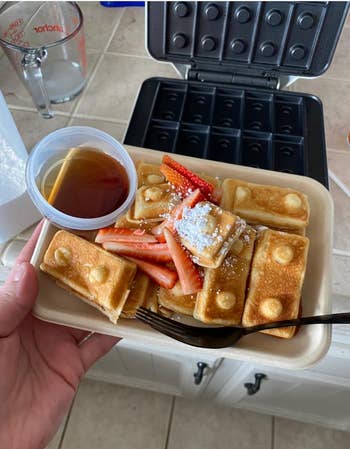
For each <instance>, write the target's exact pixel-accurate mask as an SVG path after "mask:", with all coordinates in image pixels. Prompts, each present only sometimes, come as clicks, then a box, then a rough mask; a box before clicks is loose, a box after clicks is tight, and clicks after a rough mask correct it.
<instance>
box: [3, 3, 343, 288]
mask: <svg viewBox="0 0 350 449" xmlns="http://www.w3.org/2000/svg"><path fill="white" fill-rule="evenodd" d="M80 6H81V7H82V10H83V12H84V17H85V33H86V46H87V59H88V66H89V74H88V81H87V86H86V89H85V91H84V93H83V94H82V95H81V96H80V97H78V98H77V99H76V100H74V101H73V102H70V103H65V104H63V105H60V106H55V107H54V110H55V112H56V115H55V117H54V118H53V119H50V120H44V119H42V118H40V117H39V115H38V114H37V112H36V111H35V109H34V108H33V105H32V101H31V98H30V97H29V95H28V94H27V92H26V91H25V89H24V87H23V86H22V84H21V83H20V81H19V80H18V78H17V77H16V75H15V73H14V71H13V69H12V67H11V66H10V64H9V62H8V60H7V58H6V57H5V56H4V55H3V54H2V53H0V90H1V91H2V92H3V94H4V95H5V98H6V101H7V102H8V104H9V106H10V109H11V111H12V114H13V116H14V119H15V121H16V123H17V126H18V129H19V131H20V133H21V135H22V137H23V140H24V142H25V144H26V146H27V148H28V150H30V149H31V148H32V147H33V145H34V144H35V143H36V142H37V141H38V140H39V139H40V138H42V137H43V136H44V135H46V134H48V133H49V132H51V131H53V130H55V129H58V128H61V127H64V126H67V125H88V126H93V127H96V128H100V129H102V130H103V131H106V132H108V133H109V134H111V135H112V136H114V137H115V138H117V139H118V140H121V141H122V140H123V136H124V132H125V130H126V127H127V123H128V120H129V117H130V114H131V111H132V108H133V105H134V101H135V99H136V97H137V94H138V91H139V88H140V85H141V83H142V81H143V80H145V79H146V78H149V77H152V76H156V75H160V76H165V77H172V78H174V77H178V74H177V72H176V71H175V69H174V68H173V67H172V66H171V65H168V64H163V63H157V62H155V61H153V60H152V59H151V58H150V57H149V56H148V54H147V52H146V50H145V49H144V8H127V9H123V8H111V9H109V8H103V7H101V6H100V5H99V3H98V2H89V3H87V2H81V3H80ZM349 45H350V20H349V19H348V21H347V25H346V26H345V28H344V30H343V33H342V36H341V40H340V42H339V45H338V48H337V52H336V55H335V57H334V61H333V64H332V66H331V68H330V69H329V70H328V71H327V72H326V74H325V75H323V76H322V77H319V78H317V79H312V80H306V79H300V80H298V81H297V82H296V83H295V84H294V85H293V86H292V87H291V90H294V91H298V92H307V93H314V94H316V95H317V96H318V97H320V98H321V99H322V101H323V104H324V109H325V111H324V113H325V124H326V138H327V148H328V162H329V170H330V173H329V174H330V189H331V193H332V196H333V199H334V202H335V234H334V251H333V255H334V257H333V292H334V294H336V295H342V296H349V297H350V198H349V196H350V169H349V167H350V147H349V146H348V144H347V135H348V132H349V131H350V123H349V119H348V117H349V112H350V74H349V72H348V70H347V69H348V67H350V54H349V51H348V48H349ZM30 233H31V230H28V231H26V232H24V233H22V234H21V235H20V236H19V238H17V239H15V240H13V241H11V242H8V243H7V244H6V245H3V246H2V247H0V262H1V263H0V282H1V281H2V280H4V279H5V277H6V274H7V272H8V269H9V267H10V266H11V265H12V264H13V261H14V258H15V257H16V255H17V254H18V252H19V250H20V249H21V248H22V246H23V244H24V243H25V240H26V239H27V238H28V237H29V235H30Z"/></svg>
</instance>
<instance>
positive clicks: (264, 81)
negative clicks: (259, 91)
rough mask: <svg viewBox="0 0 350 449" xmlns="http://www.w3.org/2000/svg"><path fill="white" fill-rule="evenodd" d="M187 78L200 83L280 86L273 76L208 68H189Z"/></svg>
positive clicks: (273, 87)
mask: <svg viewBox="0 0 350 449" xmlns="http://www.w3.org/2000/svg"><path fill="white" fill-rule="evenodd" d="M187 79H188V80H192V81H201V82H202V83H205V82H208V83H223V84H239V85H240V86H249V87H265V88H268V89H278V88H279V87H280V86H279V85H280V82H279V79H278V78H275V77H273V76H256V75H254V76H253V75H241V74H238V73H227V72H226V73H225V72H214V71H209V70H195V69H189V70H188V72H187Z"/></svg>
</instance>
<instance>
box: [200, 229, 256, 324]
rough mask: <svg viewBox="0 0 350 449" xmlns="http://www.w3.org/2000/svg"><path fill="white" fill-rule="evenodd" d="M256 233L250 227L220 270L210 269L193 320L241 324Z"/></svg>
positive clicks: (235, 243)
mask: <svg viewBox="0 0 350 449" xmlns="http://www.w3.org/2000/svg"><path fill="white" fill-rule="evenodd" d="M255 237H256V232H255V231H254V229H252V228H251V227H248V226H247V228H246V229H245V230H244V231H243V232H242V234H241V235H240V237H239V239H238V240H236V241H235V242H234V243H233V245H232V247H231V249H230V251H229V253H228V254H227V256H226V257H225V259H224V261H223V262H222V264H221V265H220V266H219V267H218V268H206V269H205V274H204V284H203V289H202V291H200V292H199V293H198V294H197V301H196V305H195V309H194V313H193V316H194V318H196V319H197V320H199V321H202V322H203V323H208V324H222V325H224V326H231V325H235V324H240V322H241V319H242V314H243V309H244V302H245V292H246V284H247V278H248V275H249V269H250V264H251V259H252V255H253V248H254V242H255Z"/></svg>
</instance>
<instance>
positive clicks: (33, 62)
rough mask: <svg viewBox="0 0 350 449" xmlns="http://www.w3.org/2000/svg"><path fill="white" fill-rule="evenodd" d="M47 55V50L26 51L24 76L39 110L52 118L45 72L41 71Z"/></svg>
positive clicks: (23, 63) (23, 62) (46, 116)
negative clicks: (43, 60) (38, 51)
mask: <svg viewBox="0 0 350 449" xmlns="http://www.w3.org/2000/svg"><path fill="white" fill-rule="evenodd" d="M45 56H46V50H41V53H40V54H38V53H37V52H35V53H26V54H25V55H24V56H23V59H22V67H23V76H24V79H25V82H26V84H27V88H28V90H29V92H30V94H31V96H32V98H33V101H34V103H35V105H36V108H37V110H38V111H39V112H40V114H41V115H42V117H44V118H52V117H53V111H52V109H51V104H50V100H49V97H48V95H47V92H46V89H45V84H44V79H43V74H42V71H41V68H40V67H41V60H42V58H43V57H45Z"/></svg>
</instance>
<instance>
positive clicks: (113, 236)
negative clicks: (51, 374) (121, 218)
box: [95, 228, 157, 243]
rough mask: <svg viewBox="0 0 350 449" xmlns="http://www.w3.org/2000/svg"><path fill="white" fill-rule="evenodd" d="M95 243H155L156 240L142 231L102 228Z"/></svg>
mask: <svg viewBox="0 0 350 449" xmlns="http://www.w3.org/2000/svg"><path fill="white" fill-rule="evenodd" d="M95 242H96V243H104V242H130V243H136V242H139V243H157V239H156V238H155V237H154V235H152V234H148V233H147V232H146V231H145V230H143V229H128V228H103V229H100V230H99V231H98V233H97V235H96V238H95Z"/></svg>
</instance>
